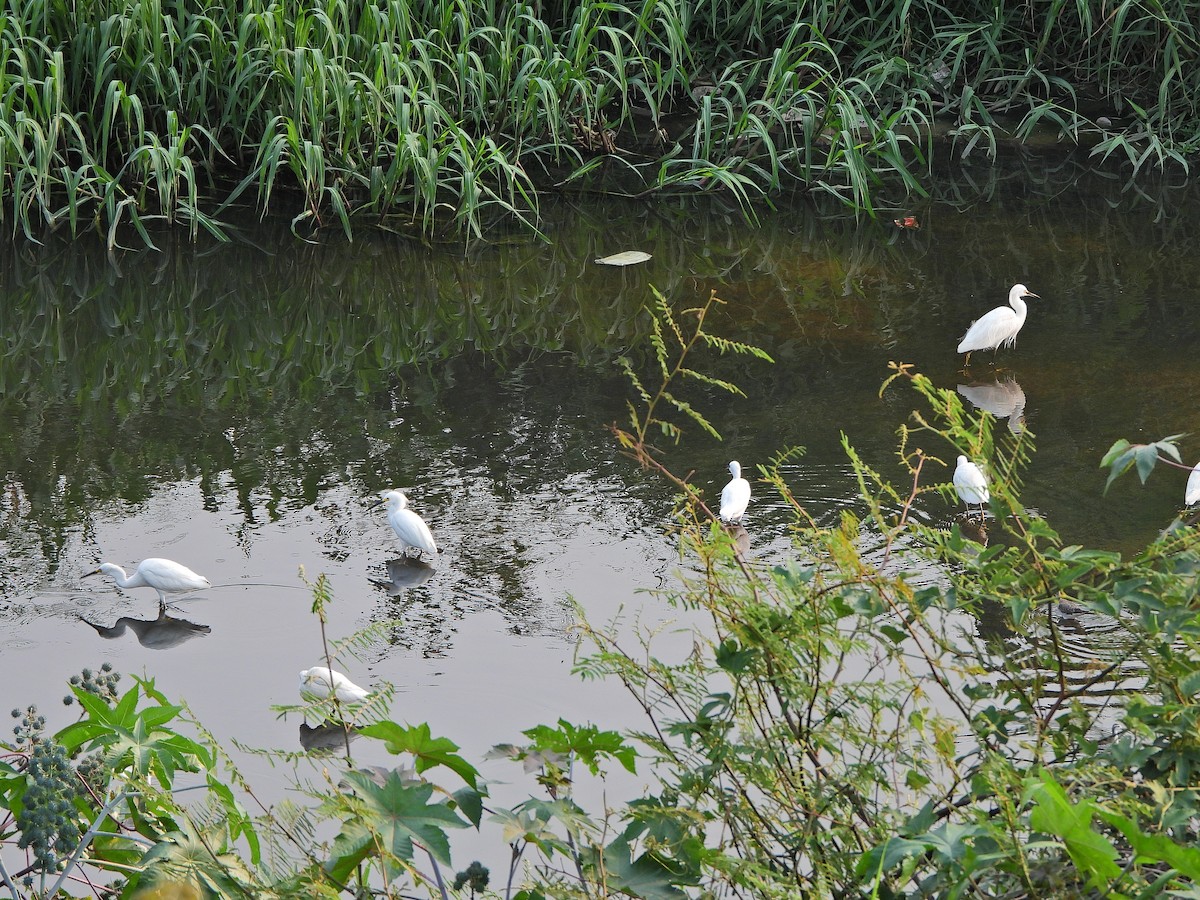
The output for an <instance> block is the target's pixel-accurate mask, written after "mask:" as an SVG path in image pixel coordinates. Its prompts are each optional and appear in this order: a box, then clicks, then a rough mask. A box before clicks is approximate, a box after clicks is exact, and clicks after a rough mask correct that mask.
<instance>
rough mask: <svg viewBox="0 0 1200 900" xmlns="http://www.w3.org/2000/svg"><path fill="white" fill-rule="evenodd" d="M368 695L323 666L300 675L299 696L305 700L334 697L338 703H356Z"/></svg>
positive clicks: (337, 673) (366, 691) (307, 670)
mask: <svg viewBox="0 0 1200 900" xmlns="http://www.w3.org/2000/svg"><path fill="white" fill-rule="evenodd" d="M370 693H371V692H370V691H368V690H366V689H364V688H360V687H359V686H358V685H357V684H355V683H354V682H353V681H351V680H350V679H349V678H347V677H346V676H345V675H343V674H342V673H341V672H335V671H333V670H331V669H327V668H326V667H325V666H313V667H312V668H311V669H305V670H303V671H302V672H301V673H300V696H301V697H303V698H304V699H305V700H328V699H330V697H335V696H336V697H337V699H338V702H339V703H358V702H360V701H362V700H366V699H367V697H368V696H370Z"/></svg>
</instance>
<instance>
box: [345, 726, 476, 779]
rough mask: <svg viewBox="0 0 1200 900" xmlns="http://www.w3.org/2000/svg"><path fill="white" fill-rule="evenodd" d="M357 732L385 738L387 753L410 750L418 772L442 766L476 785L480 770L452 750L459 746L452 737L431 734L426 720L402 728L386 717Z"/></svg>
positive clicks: (407, 751) (380, 738) (408, 751)
mask: <svg viewBox="0 0 1200 900" xmlns="http://www.w3.org/2000/svg"><path fill="white" fill-rule="evenodd" d="M358 733H359V734H362V735H365V736H366V737H371V738H378V739H379V740H381V741H384V742H385V744H386V745H387V751H388V753H394V754H400V753H411V754H412V755H413V756H414V757H415V758H416V769H417V772H425V771H428V770H429V769H432V768H434V767H436V766H445V767H446V768H448V769H450V770H451V771H452V772H455V773H456V774H457V775H458V776H459V777H460V778H462V780H463V781H465V782H466V783H467V784H469V785H470V786H471V787H475V786H476V782H477V780H478V778H479V770H478V769H476V768H475V767H474V766H473V765H471V764H470V763H469V762H467V760H465V759H464V758H463V757H461V756H459V755H458V754H457V753H455V752H454V751H456V750H457V749H458V744H456V743H454V741H452V740H450V739H449V738H443V737H438V738H435V737H433V736H432V733H431V731H430V728H429V725H428V724H427V723H425V722H422V723H421V724H420V725H413V726H411V727H409V728H405V727H404V726H403V725H398V724H396V723H395V722H391V721H386V720H385V721H383V722H375V723H373V724H371V725H364V726H362V727H361V728H359V729H358Z"/></svg>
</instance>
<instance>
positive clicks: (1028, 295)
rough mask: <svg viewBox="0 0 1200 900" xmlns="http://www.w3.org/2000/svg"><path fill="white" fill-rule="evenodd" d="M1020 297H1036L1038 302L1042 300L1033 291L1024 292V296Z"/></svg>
mask: <svg viewBox="0 0 1200 900" xmlns="http://www.w3.org/2000/svg"><path fill="white" fill-rule="evenodd" d="M1021 296H1022V297H1037V298H1038V299H1039V300H1041V299H1042V298H1041V296H1040V295H1039V294H1035V293H1034V292H1033V291H1026V292H1025V293H1024V294H1022V295H1021Z"/></svg>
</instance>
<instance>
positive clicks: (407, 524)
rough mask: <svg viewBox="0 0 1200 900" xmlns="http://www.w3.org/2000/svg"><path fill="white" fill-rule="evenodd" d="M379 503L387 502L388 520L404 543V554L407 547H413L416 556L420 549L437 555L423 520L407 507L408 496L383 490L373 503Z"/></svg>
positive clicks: (435, 545)
mask: <svg viewBox="0 0 1200 900" xmlns="http://www.w3.org/2000/svg"><path fill="white" fill-rule="evenodd" d="M379 503H386V504H387V517H388V521H389V522H391V524H392V529H393V530H394V531H395V532H396V537H397V538H399V539H400V543H401V544H403V545H404V552H405V553H406V554H407V553H408V548H409V547H413V548H415V549H416V551H417V555H418V556H420V555H421V551H424V552H426V553H431V554H433V555H435V556H436V555H437V552H438V548H437V544H435V543H434V541H433V533H432V532H430V530H429V526H428V525H426V524H425V520H424V519H422V518H421V517H420V516H418V515H417V514H416V513H415V512H413V511H412V510H411V509H409V508H408V498H407V497H405V496H404V494H402V493H400V491H384V492H383V493H381V494H380V495H379V500H378V501H377V503H376V504H374V505H376V506H378V505H379Z"/></svg>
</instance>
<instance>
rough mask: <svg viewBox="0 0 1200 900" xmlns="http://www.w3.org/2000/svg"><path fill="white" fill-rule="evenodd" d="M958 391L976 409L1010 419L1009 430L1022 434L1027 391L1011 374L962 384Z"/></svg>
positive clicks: (999, 417)
mask: <svg viewBox="0 0 1200 900" xmlns="http://www.w3.org/2000/svg"><path fill="white" fill-rule="evenodd" d="M958 392H959V393H960V394H962V396H963V397H965V398H966V399H967V401H968V402H969V403H970V404H971V405H972V406H974V407H975V408H976V409H982V410H984V411H985V412H990V413H991V414H992V415H993V416H995V417H996V418H997V419H1007V420H1008V430H1009V431H1011V432H1012V433H1013V434H1020V433H1021V431H1023V430H1024V428H1025V392H1024V391H1023V390H1021V385H1020V384H1018V383H1017V379H1015V378H1013V377H1011V376H1009V377H1006V378H994V379H992V380H991V381H974V382H972V383H971V384H960V385H959V386H958Z"/></svg>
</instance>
